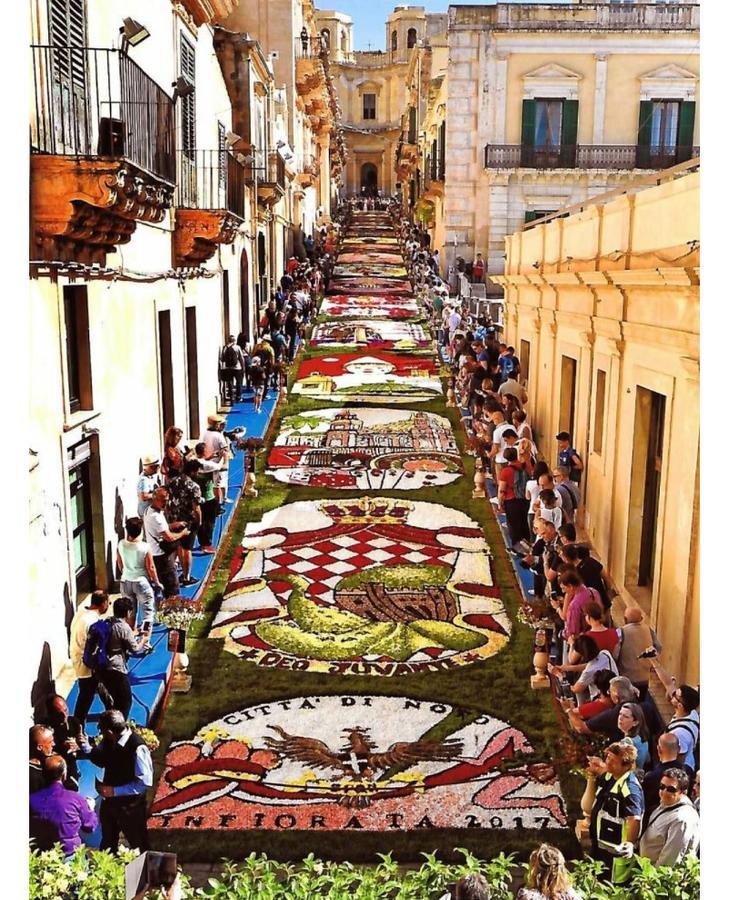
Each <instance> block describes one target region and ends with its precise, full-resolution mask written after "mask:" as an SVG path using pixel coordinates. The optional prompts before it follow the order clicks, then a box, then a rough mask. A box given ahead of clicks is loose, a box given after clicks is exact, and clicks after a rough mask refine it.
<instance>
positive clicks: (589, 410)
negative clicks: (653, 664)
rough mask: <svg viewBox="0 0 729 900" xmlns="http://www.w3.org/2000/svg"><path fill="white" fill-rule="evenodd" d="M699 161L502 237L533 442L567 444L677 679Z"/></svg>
mask: <svg viewBox="0 0 729 900" xmlns="http://www.w3.org/2000/svg"><path fill="white" fill-rule="evenodd" d="M698 170H699V166H698V161H694V162H688V163H684V164H682V165H679V166H676V167H674V168H673V169H669V170H667V171H666V172H665V173H663V174H662V175H653V176H648V177H646V176H644V179H643V180H640V181H634V182H633V183H632V184H631V186H629V187H628V188H624V189H618V190H616V191H613V192H611V193H609V194H606V195H604V196H600V197H597V198H595V199H594V200H593V201H591V202H586V203H584V204H582V205H580V206H578V207H574V208H567V209H566V210H564V218H561V217H554V216H552V217H551V218H548V219H546V220H545V221H544V222H543V224H540V223H538V222H535V223H533V224H530V225H527V226H526V227H525V229H524V230H523V231H521V232H517V233H516V234H513V235H511V236H509V237H507V239H506V271H505V274H504V275H503V276H494V277H495V278H496V279H497V280H498V281H499V282H500V283H501V284H502V285H503V287H504V289H505V312H506V340H507V341H508V342H509V343H510V344H512V345H513V346H514V347H515V348H516V349H517V353H518V355H519V357H520V360H521V364H522V373H523V375H524V377H525V378H526V380H527V383H528V390H529V409H530V414H531V417H532V419H533V422H534V425H535V427H536V433H537V435H538V438H539V445H540V449H541V450H542V452H543V453H544V454H545V456H546V457H547V459H550V460H552V461H553V462H556V455H557V447H556V442H555V440H554V435H556V434H557V433H558V432H560V431H563V430H564V431H568V432H569V433H570V434H572V435H573V445H574V446H575V448H576V449H577V450H578V452H579V453H580V454H581V456H582V459H583V462H584V465H585V473H584V476H583V479H582V484H581V490H582V494H583V500H584V523H583V524H584V527H585V529H586V531H587V533H588V535H589V538H590V540H591V542H592V543H593V545H594V546H595V548H596V549H597V551H598V553H599V554H600V558H601V559H602V561H603V563H604V564H605V565H606V566H607V568H608V569H609V571H610V573H611V574H612V576H613V578H614V579H615V581H616V583H617V585H618V587H619V589H620V591H621V594H622V597H623V599H624V600H625V601H626V602H628V601H632V602H633V603H637V604H639V605H640V606H642V607H643V609H644V610H645V611H646V612H647V613H648V614H649V616H650V619H651V622H652V624H653V625H655V626H656V628H657V631H658V634H659V636H660V639H661V641H662V643H663V647H664V650H663V655H662V657H661V662H662V663H664V664H665V665H666V666H667V667H668V669H669V670H670V671H671V672H672V673H674V674H675V675H676V676H677V678H678V679H679V681H682V680H687V681H688V682H689V683H692V684H696V683H698V681H699V575H698V565H699V480H698V479H699V415H700V404H699V242H698V239H699V171H698Z"/></svg>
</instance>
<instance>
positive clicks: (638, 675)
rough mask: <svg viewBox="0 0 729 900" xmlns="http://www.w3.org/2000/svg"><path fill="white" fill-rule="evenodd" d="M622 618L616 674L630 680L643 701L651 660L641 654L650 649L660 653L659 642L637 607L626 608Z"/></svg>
mask: <svg viewBox="0 0 729 900" xmlns="http://www.w3.org/2000/svg"><path fill="white" fill-rule="evenodd" d="M623 618H624V620H625V624H624V625H623V626H622V628H620V629H618V631H619V633H620V640H621V644H620V653H619V654H618V658H617V663H618V672H620V674H621V675H624V676H625V677H626V678H629V679H630V680H631V682H632V683H633V684H634V685H635V686H636V687H637V688H638V690H639V691H640V698H641V700H643V699H645V696H646V694H647V693H648V682H649V681H650V677H651V668H652V666H651V660H650V659H649V658H645V657H644V655H643V654H644V653H645V651H646V650H649V649H650V648H651V647H655V648H656V651H658V652H659V653H660V651H661V649H662V647H661V642H660V641H659V640H658V637H657V635H656V633H655V631H654V630H653V629H652V628H651V627H650V626H649V625H648V623H647V622H645V621H644V616H643V610H642V609H641V608H640V607H639V606H629V607H627V609H626V610H625V613H624V616H623Z"/></svg>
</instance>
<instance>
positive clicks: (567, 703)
mask: <svg viewBox="0 0 729 900" xmlns="http://www.w3.org/2000/svg"><path fill="white" fill-rule="evenodd" d="M613 678H615V676H614V675H613V673H612V672H611V671H610V669H601V670H600V671H599V672H597V673H595V682H594V683H595V689H596V690H597V692H598V697H597V699H596V700H589V701H588V702H587V703H583V704H582V706H578V707H577V708H575V707H573V706H572V702H573V701H572V700H568V699H565V700H563V701H562V706H563V708H564V711H565V712H566V713H567V718H568V720H569V723H570V725H571V726H572V730H573V731H581V729H580V725H581V724H582V723H583V722H585V721H586V720H587V719H591V718H592V717H593V716H597V715H598V714H599V713H601V712H605V710H607V709H612V708H613V701H612V699H611V698H610V682H611V681H612V679H613Z"/></svg>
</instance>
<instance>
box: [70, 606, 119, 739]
mask: <svg viewBox="0 0 729 900" xmlns="http://www.w3.org/2000/svg"><path fill="white" fill-rule="evenodd" d="M108 609H109V595H108V594H107V593H106V591H94V592H93V594H91V596H90V597H89V599H88V601H87V602H86V603H84V604H82V605H81V606H79V608H78V609H77V610H76V613H75V615H74V617H73V620H72V621H71V665H72V666H73V671H74V673H75V675H76V678H78V698H77V699H76V708H75V709H74V711H73V714H74V716H75V717H76V718H77V719H78V720H79V722H80V723H81V724H82V725H83V724H84V722H85V721H86V717H87V716H88V714H89V710H90V709H91V704H92V703H93V702H94V697H95V695H96V691H97V690H98V692H99V696H100V697H101V700H102V703H104V705H105V706H106V708H107V709H110V708H111V697H110V696H109V692H108V691H107V690H106V688H105V687H104V686H103V685H102V684H100V682H99V680H98V678H97V677H96V675H95V674H94V673H93V672H92V671H91V669H89V668H87V667H86V666H85V665H84V648H85V647H86V637H87V636H88V633H89V628H91V626H92V625H93V624H94V622H98V621H99V619H101V618H103V617H104V616H105V615H106V613H107V611H108Z"/></svg>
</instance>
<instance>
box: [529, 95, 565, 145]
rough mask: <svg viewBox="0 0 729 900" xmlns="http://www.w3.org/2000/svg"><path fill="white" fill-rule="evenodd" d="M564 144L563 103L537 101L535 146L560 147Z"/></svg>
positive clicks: (557, 101) (558, 101)
mask: <svg viewBox="0 0 729 900" xmlns="http://www.w3.org/2000/svg"><path fill="white" fill-rule="evenodd" d="M561 143H562V101H561V100H537V102H536V110H535V117H534V146H535V147H558V146H559V145H560V144H561Z"/></svg>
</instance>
